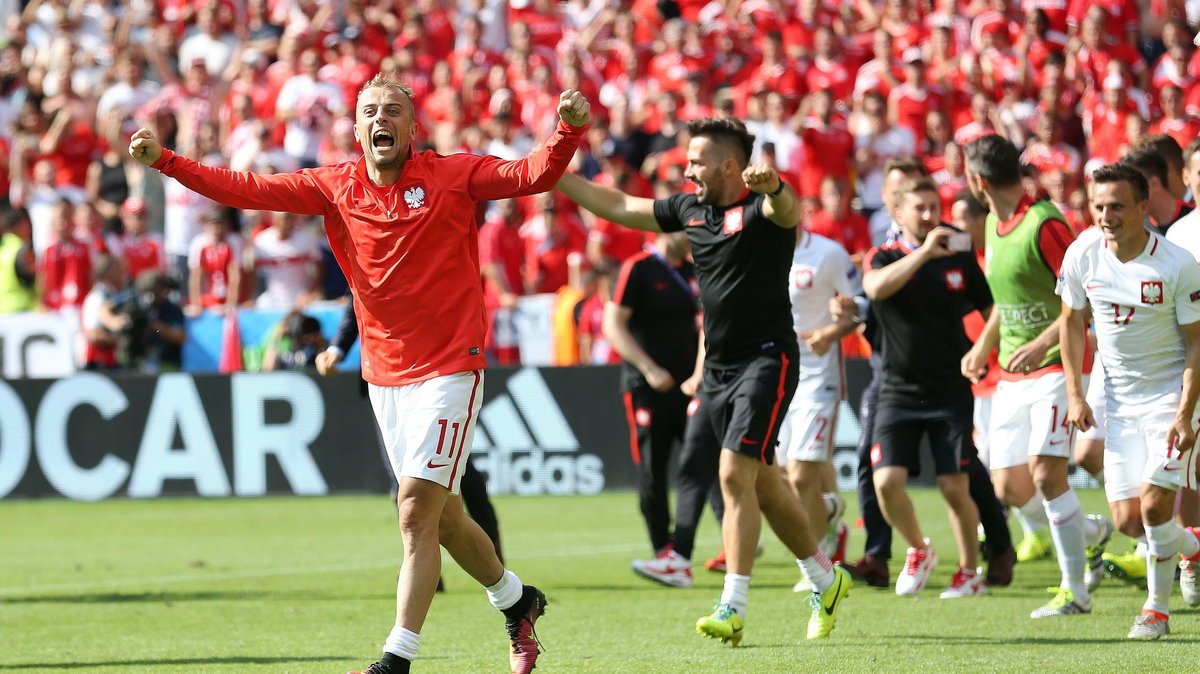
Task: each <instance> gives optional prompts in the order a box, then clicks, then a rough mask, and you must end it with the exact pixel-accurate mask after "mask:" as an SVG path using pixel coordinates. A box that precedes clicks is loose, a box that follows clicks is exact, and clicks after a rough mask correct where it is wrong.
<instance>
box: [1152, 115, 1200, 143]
mask: <svg viewBox="0 0 1200 674" xmlns="http://www.w3.org/2000/svg"><path fill="white" fill-rule="evenodd" d="M1150 133H1152V134H1157V133H1165V134H1167V135H1168V136H1170V137H1172V138H1174V139H1175V142H1176V143H1179V147H1187V146H1188V143H1191V142H1192V141H1193V140H1196V138H1200V119H1196V118H1195V117H1183V118H1181V119H1166V118H1165V117H1164V118H1163V119H1160V120H1158V121H1157V122H1154V123H1153V124H1151V125H1150Z"/></svg>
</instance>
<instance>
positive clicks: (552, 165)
mask: <svg viewBox="0 0 1200 674" xmlns="http://www.w3.org/2000/svg"><path fill="white" fill-rule="evenodd" d="M558 117H559V122H558V126H557V127H556V128H555V129H554V134H553V135H551V136H550V138H549V140H547V141H546V142H545V143H543V144H542V145H540V146H538V147H537V148H535V149H534V151H533V152H532V153H530V155H529V156H528V157H525V158H524V159H518V160H516V161H504V160H502V159H499V158H497V157H483V158H482V159H481V160H480V161H479V162H478V163H477V164H476V165H475V169H474V170H473V171H472V172H471V176H470V179H469V182H468V188H469V190H470V192H471V195H472V196H473V197H475V198H476V199H478V200H479V201H493V200H496V199H510V198H513V197H523V196H528V195H530V194H538V193H540V192H545V191H547V190H550V189H553V188H554V183H556V182H558V178H559V176H561V175H562V174H563V172H564V171H566V170H567V164H569V163H570V162H571V157H573V156H574V155H575V150H576V149H577V148H578V147H579V142H580V140H581V139H582V138H583V133H584V132H585V131H587V126H588V121H589V120H591V104H590V103H588V100H587V99H586V98H584V96H583V94H581V93H579V92H578V91H574V90H571V91H564V92H562V94H561V95H560V96H559V99H558Z"/></svg>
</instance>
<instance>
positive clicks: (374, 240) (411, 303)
mask: <svg viewBox="0 0 1200 674" xmlns="http://www.w3.org/2000/svg"><path fill="white" fill-rule="evenodd" d="M585 130H586V127H579V128H575V127H572V126H569V125H567V124H565V123H561V122H560V123H559V125H558V128H557V129H556V131H555V133H554V135H553V136H552V137H551V138H550V139H549V140H548V141H547V142H546V143H545V144H544V145H542V146H540V147H539V148H538V149H537V150H535V151H534V152H533V153H532V154H531V155H530V156H528V157H526V158H524V159H520V160H517V161H504V160H501V159H499V158H497V157H479V156H474V155H467V154H460V155H451V156H441V155H438V154H437V153H435V152H432V151H423V152H415V151H412V152H410V154H409V158H408V162H407V163H406V164H405V167H404V171H403V173H402V174H401V176H400V178H399V179H398V180H397V181H396V182H395V183H394V184H392V185H386V186H383V187H379V186H376V185H374V184H373V183H372V182H371V180H370V179H369V178H368V177H367V168H366V160H365V159H362V160H359V161H358V162H356V163H353V164H341V165H338V166H323V167H318V168H313V169H304V170H301V171H298V172H296V173H284V174H275V175H256V174H253V173H239V172H235V171H228V170H225V169H219V168H213V167H207V166H202V165H200V164H198V163H197V162H194V161H192V160H190V159H186V158H184V157H181V156H179V155H176V154H175V153H174V152H171V151H169V150H163V156H162V158H161V159H159V161H158V162H157V163H156V164H155V165H154V168H157V169H159V170H160V171H162V172H163V173H164V174H165V175H169V176H171V177H173V178H175V179H176V180H178V181H179V182H180V183H182V184H183V185H184V186H186V187H188V188H190V189H193V190H195V191H197V192H200V193H201V194H203V195H205V196H208V197H209V198H212V199H217V200H219V201H221V202H224V203H226V204H228V205H230V206H233V207H235V208H250V209H256V210H285V211H292V212H296V213H303V214H311V215H323V216H325V232H326V234H327V235H328V236H329V243H330V248H331V249H332V251H333V254H334V256H335V257H336V258H337V261H338V265H339V266H340V267H341V269H342V272H343V273H344V274H345V276H346V279H347V280H348V281H349V283H350V287H351V288H352V289H353V294H354V305H355V310H356V313H357V314H358V322H359V335H360V337H361V340H362V342H361V344H362V352H363V359H362V370H363V377H364V378H365V379H366V380H367V381H369V382H371V383H372V384H377V385H380V386H401V385H405V384H412V383H416V382H420V381H424V380H427V379H431V378H433V377H438V376H442V375H447V374H454V373H456V372H465V371H467V370H476V369H479V368H482V367H484V366H485V365H486V364H487V363H486V361H485V359H484V355H483V342H484V336H485V333H486V330H487V325H486V321H485V319H484V311H483V286H482V284H481V283H480V282H479V242H478V229H477V227H476V225H475V208H476V204H477V203H478V202H480V201H488V200H493V199H506V198H511V197H517V196H525V195H529V194H536V193H538V192H544V191H546V190H547V189H550V188H552V187H554V183H555V182H557V181H558V178H559V177H560V176H561V175H562V172H563V170H564V169H565V168H566V166H567V163H568V162H569V161H570V160H571V156H572V155H573V154H574V153H575V149H576V148H577V147H578V146H579V139H580V137H581V136H582V135H583V133H584V131H585Z"/></svg>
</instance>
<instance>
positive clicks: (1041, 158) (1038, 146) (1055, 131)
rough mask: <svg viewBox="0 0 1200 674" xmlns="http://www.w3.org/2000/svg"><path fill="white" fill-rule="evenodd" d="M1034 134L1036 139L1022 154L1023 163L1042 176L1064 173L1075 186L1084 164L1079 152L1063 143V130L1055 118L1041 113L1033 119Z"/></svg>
mask: <svg viewBox="0 0 1200 674" xmlns="http://www.w3.org/2000/svg"><path fill="white" fill-rule="evenodd" d="M1033 133H1034V138H1033V139H1032V140H1031V142H1029V143H1028V144H1027V145H1026V146H1025V151H1024V152H1022V153H1021V163H1022V164H1028V165H1031V166H1033V167H1034V168H1036V169H1037V170H1038V172H1039V173H1041V174H1047V173H1050V172H1051V171H1062V172H1063V173H1065V174H1066V175H1067V176H1068V178H1070V181H1071V185H1072V186H1073V185H1074V184H1075V181H1076V180H1077V179H1078V178H1079V176H1080V172H1081V171H1082V170H1083V162H1082V160H1081V159H1080V157H1079V151H1078V150H1076V149H1075V148H1073V147H1071V146H1070V145H1067V144H1066V143H1064V142H1062V129H1061V127H1059V125H1058V124H1055V122H1054V117H1052V116H1051V115H1049V114H1047V113H1044V112H1039V113H1038V114H1037V115H1036V116H1035V117H1034V119H1033Z"/></svg>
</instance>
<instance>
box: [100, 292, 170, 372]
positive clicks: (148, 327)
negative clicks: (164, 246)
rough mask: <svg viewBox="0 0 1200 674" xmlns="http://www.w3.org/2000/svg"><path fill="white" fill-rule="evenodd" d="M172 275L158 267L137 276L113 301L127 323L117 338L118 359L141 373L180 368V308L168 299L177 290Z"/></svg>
mask: <svg viewBox="0 0 1200 674" xmlns="http://www.w3.org/2000/svg"><path fill="white" fill-rule="evenodd" d="M177 289H178V288H177V285H176V283H175V281H174V279H173V278H171V277H169V276H167V275H166V274H165V273H164V272H163V271H161V270H158V269H147V270H145V271H143V272H142V273H140V274H138V275H137V280H135V281H134V287H133V289H132V290H129V291H126V292H124V293H122V294H121V295H119V296H118V298H117V299H116V300H115V305H116V312H117V313H119V314H121V315H123V316H126V317H127V318H128V319H129V324H128V325H127V326H126V328H125V329H124V330H122V331H121V332H120V333H119V335H118V337H119V339H118V353H119V354H120V356H121V362H122V363H123V364H124V365H125V366H126V367H129V368H134V369H137V370H138V371H139V372H142V373H144V374H157V373H159V372H178V371H179V370H182V369H183V343H184V341H186V340H187V333H186V332H185V331H184V324H185V322H186V321H185V319H184V315H183V308H182V307H180V306H179V305H178V304H177V303H176V302H175V301H174V300H172V299H171V293H172V292H173V291H175V290H177Z"/></svg>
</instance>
